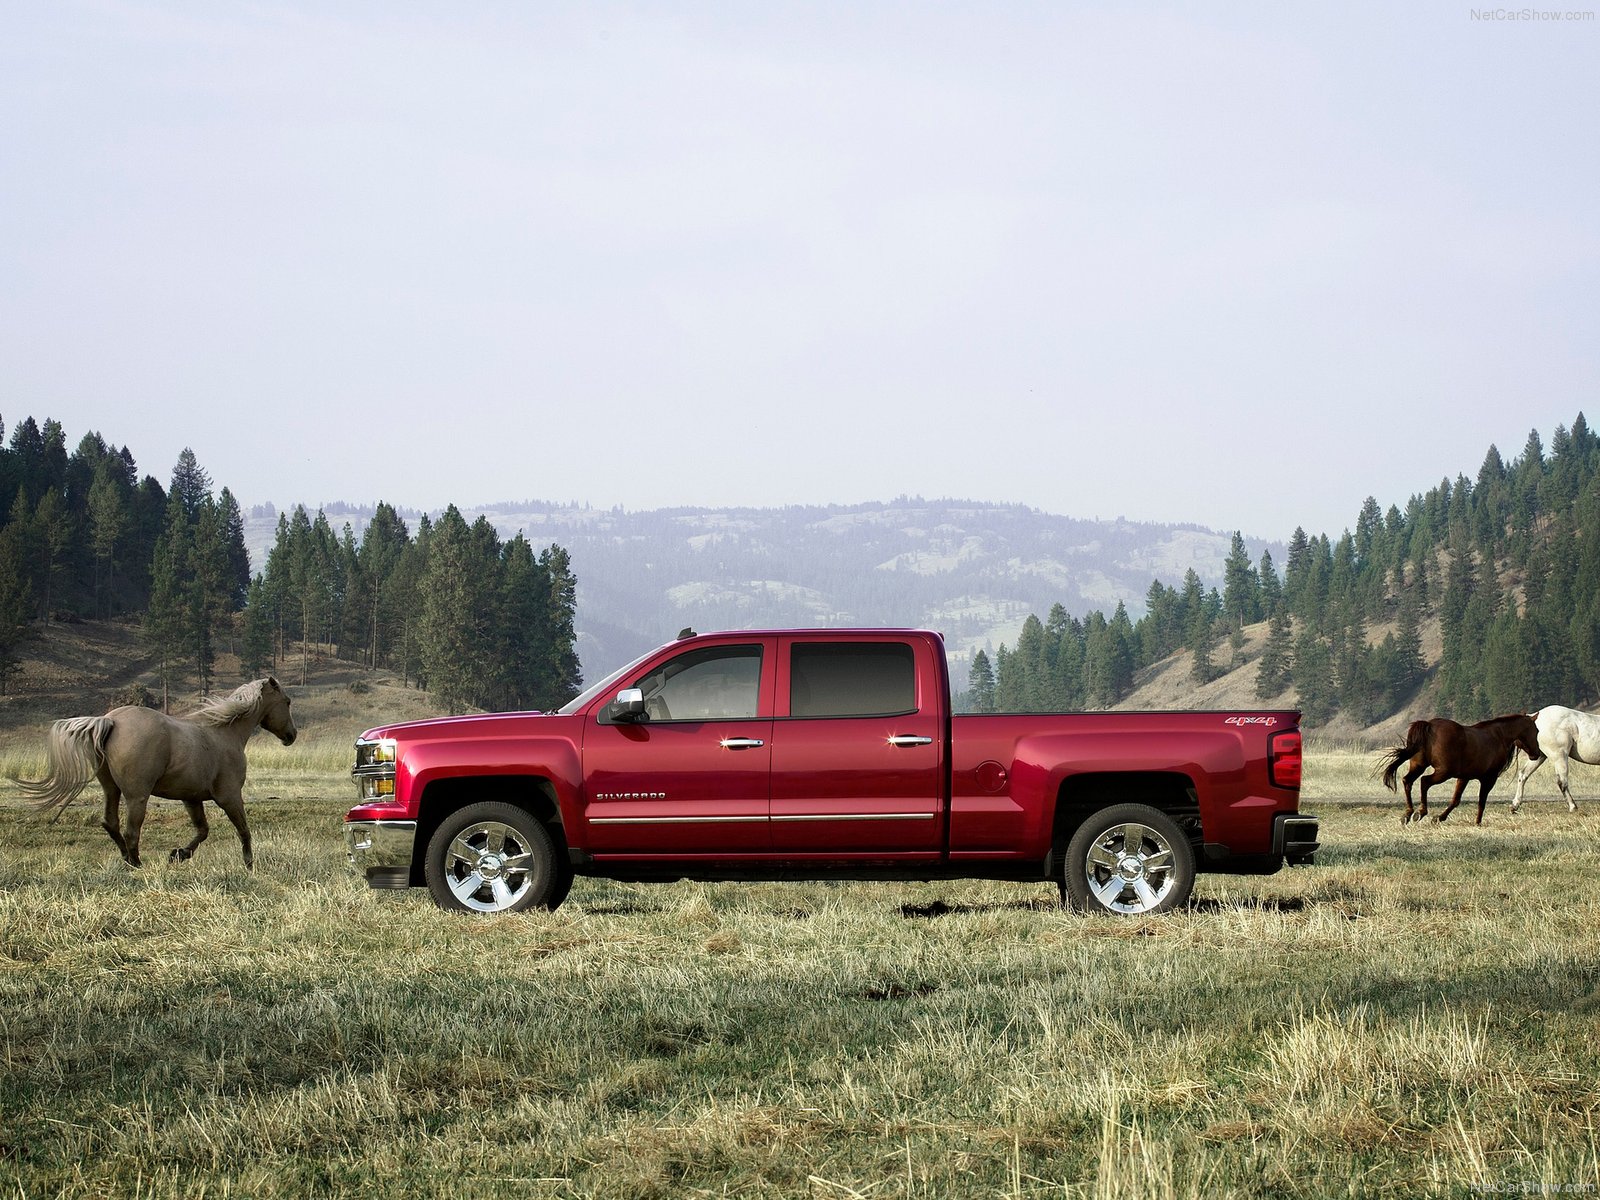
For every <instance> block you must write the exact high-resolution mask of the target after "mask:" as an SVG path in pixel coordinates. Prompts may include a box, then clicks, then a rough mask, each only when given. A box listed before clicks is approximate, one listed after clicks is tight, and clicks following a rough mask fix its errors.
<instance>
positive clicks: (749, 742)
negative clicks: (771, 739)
mask: <svg viewBox="0 0 1600 1200" xmlns="http://www.w3.org/2000/svg"><path fill="white" fill-rule="evenodd" d="M765 745H766V743H765V742H763V741H762V740H761V739H760V738H723V739H722V748H723V749H724V750H756V749H759V748H760V747H762V746H765Z"/></svg>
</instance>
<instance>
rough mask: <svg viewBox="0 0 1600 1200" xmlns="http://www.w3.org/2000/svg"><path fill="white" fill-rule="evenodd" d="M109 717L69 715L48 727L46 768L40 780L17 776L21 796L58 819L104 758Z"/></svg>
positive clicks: (36, 807)
mask: <svg viewBox="0 0 1600 1200" xmlns="http://www.w3.org/2000/svg"><path fill="white" fill-rule="evenodd" d="M111 728H112V721H111V718H110V717H68V718H67V719H66V720H64V721H57V722H56V723H55V724H54V725H52V726H50V738H49V741H48V742H47V743H46V756H47V758H48V760H49V764H50V766H49V769H48V770H47V771H46V772H45V776H44V778H43V779H33V780H30V779H16V778H13V779H12V782H13V783H15V784H17V785H18V786H19V787H20V788H21V789H22V793H23V795H25V796H27V797H28V798H29V799H31V800H32V801H33V802H34V803H33V807H34V808H35V809H37V810H38V811H40V812H48V811H49V810H50V809H52V808H53V809H55V810H56V815H55V816H54V817H53V818H51V819H52V820H53V821H56V820H60V819H61V814H62V813H63V812H65V811H66V810H67V805H69V804H71V803H72V802H73V801H74V800H76V799H77V798H78V797H79V795H81V794H82V792H83V789H84V788H86V787H88V786H89V781H90V780H92V779H93V778H94V777H95V776H96V775H97V774H98V773H99V771H100V767H101V765H102V764H104V762H105V761H106V739H107V738H109V737H110V736H111Z"/></svg>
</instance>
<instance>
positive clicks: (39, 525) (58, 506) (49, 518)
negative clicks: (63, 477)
mask: <svg viewBox="0 0 1600 1200" xmlns="http://www.w3.org/2000/svg"><path fill="white" fill-rule="evenodd" d="M33 520H34V528H35V529H36V530H37V531H38V541H37V543H36V544H37V546H38V551H39V568H38V574H37V575H36V578H37V579H38V581H39V583H40V585H41V590H42V595H41V597H40V604H39V617H40V619H41V620H42V621H43V622H44V623H45V625H49V624H50V614H51V609H52V608H53V607H54V602H55V598H56V596H57V594H58V593H57V588H58V587H59V585H60V583H61V581H62V578H63V576H64V575H65V574H66V570H67V567H68V566H69V563H70V560H69V558H68V552H69V551H70V550H71V548H72V546H73V544H74V541H75V540H76V533H77V531H76V528H75V525H76V523H75V522H74V521H73V519H72V514H71V513H69V512H68V511H67V506H66V501H65V500H63V499H62V496H61V493H60V492H58V491H55V490H53V489H52V490H51V491H48V492H46V493H45V494H44V496H43V498H42V499H40V501H39V507H38V508H37V509H36V510H35V512H34V516H33Z"/></svg>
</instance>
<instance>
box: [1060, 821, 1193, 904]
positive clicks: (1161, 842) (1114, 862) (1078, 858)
mask: <svg viewBox="0 0 1600 1200" xmlns="http://www.w3.org/2000/svg"><path fill="white" fill-rule="evenodd" d="M1062 869H1063V870H1064V872H1065V878H1064V882H1065V884H1066V888H1067V897H1068V902H1069V903H1070V904H1071V905H1072V907H1073V908H1075V909H1077V910H1078V911H1079V912H1085V913H1103V914H1109V915H1111V916H1149V915H1153V914H1156V913H1165V912H1171V911H1172V910H1173V909H1175V908H1177V907H1179V906H1180V905H1182V904H1185V903H1187V902H1188V899H1189V893H1190V892H1192V891H1193V890H1194V848H1193V847H1192V846H1191V845H1190V844H1189V839H1188V837H1187V836H1186V835H1185V834H1184V832H1183V830H1181V829H1179V828H1178V825H1177V823H1176V822H1175V821H1173V819H1172V818H1171V817H1169V816H1167V815H1166V813H1164V812H1162V811H1161V810H1160V809H1155V808H1151V807H1150V806H1149V805H1146V804H1117V805H1113V806H1112V807H1110V808H1104V809H1101V810H1100V811H1099V812H1097V813H1095V814H1094V815H1093V816H1091V817H1090V818H1089V819H1088V820H1086V821H1085V822H1084V823H1083V824H1082V825H1080V826H1079V827H1078V831H1077V832H1076V833H1075V834H1073V835H1072V840H1071V841H1070V842H1068V843H1067V853H1066V858H1065V860H1064V862H1063V867H1062Z"/></svg>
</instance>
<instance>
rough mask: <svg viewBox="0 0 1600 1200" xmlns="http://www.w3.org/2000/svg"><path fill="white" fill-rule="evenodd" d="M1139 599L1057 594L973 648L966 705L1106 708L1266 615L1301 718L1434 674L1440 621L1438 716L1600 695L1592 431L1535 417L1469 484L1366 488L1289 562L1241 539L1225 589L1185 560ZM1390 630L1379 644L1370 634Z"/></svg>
mask: <svg viewBox="0 0 1600 1200" xmlns="http://www.w3.org/2000/svg"><path fill="white" fill-rule="evenodd" d="M1146 604H1147V611H1146V613H1145V615H1144V616H1142V617H1141V618H1140V619H1139V620H1138V621H1137V622H1134V621H1130V620H1129V619H1128V614H1127V612H1126V610H1125V609H1124V607H1123V606H1122V605H1120V604H1119V605H1118V606H1117V609H1116V611H1115V613H1113V614H1112V616H1111V617H1110V618H1107V617H1106V616H1105V615H1104V614H1103V613H1100V612H1094V613H1091V614H1089V616H1088V617H1087V618H1086V619H1084V620H1078V619H1076V618H1074V617H1071V616H1069V615H1068V614H1067V613H1066V612H1065V611H1064V610H1063V609H1062V608H1061V607H1060V606H1059V605H1058V606H1057V607H1056V608H1054V609H1052V610H1051V612H1050V614H1049V615H1048V617H1047V618H1046V619H1045V620H1043V621H1041V620H1039V618H1038V617H1037V616H1036V615H1035V616H1033V617H1030V618H1029V619H1028V621H1027V623H1026V624H1025V625H1024V627H1023V630H1022V632H1021V634H1020V636H1019V637H1018V639H1017V644H1016V645H1015V646H1014V647H1008V646H1001V647H1000V649H999V651H998V652H997V653H996V655H995V660H994V661H993V662H991V661H990V659H989V656H988V655H987V654H983V653H981V652H980V653H979V654H978V655H975V656H974V659H973V663H972V668H971V673H970V677H969V680H968V691H967V694H966V697H965V706H966V707H967V708H969V709H970V710H972V711H977V712H989V711H999V712H1010V711H1027V710H1045V709H1060V708H1082V707H1103V706H1107V705H1111V704H1115V703H1116V702H1117V701H1118V700H1120V699H1121V698H1122V697H1123V696H1124V695H1126V694H1127V692H1128V691H1129V690H1130V689H1131V687H1132V685H1133V677H1134V672H1135V671H1136V670H1138V669H1139V668H1141V667H1144V666H1148V665H1150V664H1152V663H1155V662H1158V661H1160V660H1161V659H1163V658H1165V657H1167V656H1168V655H1170V654H1172V653H1173V652H1175V651H1177V650H1182V649H1188V650H1189V651H1191V652H1192V654H1193V663H1194V666H1193V671H1194V675H1195V678H1196V680H1197V681H1200V682H1204V681H1206V680H1209V679H1211V678H1212V677H1214V676H1215V675H1216V674H1217V673H1218V667H1217V666H1216V663H1217V661H1218V660H1217V655H1219V654H1220V653H1221V652H1222V647H1223V645H1224V643H1226V642H1228V641H1232V642H1233V643H1234V649H1237V647H1238V646H1239V645H1240V644H1241V631H1242V629H1243V627H1244V626H1245V625H1248V624H1251V623H1253V622H1258V621H1263V620H1265V621H1267V622H1269V625H1268V630H1269V633H1268V637H1267V641H1266V646H1265V650H1264V652H1263V653H1262V654H1261V656H1260V659H1259V663H1258V667H1257V676H1256V695H1257V697H1258V698H1259V699H1260V700H1262V701H1263V702H1267V701H1274V700H1293V699H1294V698H1295V697H1298V704H1299V706H1300V707H1301V708H1302V710H1303V714H1304V720H1305V721H1306V723H1307V724H1309V725H1320V724H1323V723H1324V722H1326V721H1328V720H1329V719H1331V718H1332V717H1333V716H1334V715H1335V714H1336V713H1338V712H1341V711H1342V712H1345V713H1347V714H1348V715H1349V716H1350V718H1351V719H1352V720H1353V721H1354V722H1355V723H1356V724H1358V725H1363V726H1364V725H1370V724H1372V723H1373V722H1375V721H1377V720H1379V719H1380V718H1382V717H1384V716H1387V715H1388V714H1390V713H1393V712H1395V711H1396V710H1398V709H1401V708H1403V707H1405V706H1406V704H1407V703H1408V701H1409V700H1411V699H1412V698H1413V697H1414V696H1415V695H1416V694H1417V692H1418V689H1419V688H1420V687H1421V686H1422V685H1423V684H1424V682H1425V681H1426V679H1427V677H1428V669H1429V668H1428V665H1427V663H1426V662H1425V660H1424V657H1423V653H1422V645H1423V642H1422V630H1423V628H1424V626H1425V625H1426V624H1427V622H1428V621H1429V620H1430V619H1432V618H1437V620H1438V623H1439V630H1440V633H1441V634H1442V637H1443V649H1442V652H1441V655H1440V658H1439V661H1438V663H1437V666H1436V667H1435V668H1433V670H1434V671H1435V672H1436V680H1437V688H1436V695H1435V696H1434V702H1435V703H1436V704H1437V709H1438V713H1439V714H1440V715H1445V716H1452V717H1455V718H1456V719H1457V720H1461V721H1476V720H1480V719H1483V718H1485V717H1488V716H1491V715H1494V714H1498V713H1506V712H1514V711H1530V710H1531V709H1532V708H1535V707H1538V706H1542V705H1544V704H1554V703H1560V704H1567V705H1576V704H1579V703H1581V702H1584V701H1588V700H1592V699H1593V698H1594V697H1595V696H1596V695H1597V694H1600V439H1597V438H1596V436H1595V434H1594V433H1593V432H1592V431H1591V430H1590V428H1589V425H1588V422H1587V421H1585V419H1584V417H1583V414H1582V413H1579V414H1578V416H1577V418H1576V419H1575V420H1574V421H1573V423H1572V427H1571V428H1570V429H1568V428H1566V427H1565V426H1562V427H1558V428H1557V429H1556V430H1555V432H1554V434H1553V435H1552V436H1551V440H1550V446H1549V449H1548V451H1547V450H1546V448H1545V446H1544V444H1543V442H1542V441H1541V439H1540V437H1539V432H1538V430H1533V431H1532V432H1530V433H1529V434H1528V440H1527V443H1526V445H1524V447H1523V449H1522V453H1521V454H1519V455H1518V456H1517V457H1516V458H1515V459H1514V460H1512V461H1511V462H1509V463H1507V462H1506V461H1505V460H1504V459H1503V458H1502V457H1501V455H1500V452H1499V450H1497V449H1496V448H1495V447H1493V446H1490V447H1489V451H1488V453H1487V455H1485V457H1484V460H1483V465H1482V466H1481V467H1480V468H1479V469H1478V473H1477V478H1476V479H1468V478H1467V477H1466V476H1465V475H1457V476H1456V478H1455V480H1454V482H1452V481H1451V480H1450V479H1449V478H1445V479H1442V480H1440V482H1439V485H1438V486H1437V487H1435V488H1433V489H1431V490H1430V491H1429V492H1428V493H1427V494H1426V495H1414V496H1412V497H1411V499H1410V500H1409V501H1407V503H1406V506H1405V508H1404V509H1403V510H1402V509H1401V508H1400V507H1398V506H1397V505H1393V504H1391V505H1390V506H1389V508H1388V509H1387V511H1385V510H1384V509H1382V508H1381V507H1380V506H1379V504H1378V502H1377V501H1376V500H1375V499H1373V498H1371V497H1368V498H1367V500H1366V501H1365V502H1364V503H1363V504H1362V506H1361V510H1360V512H1359V514H1358V515H1357V517H1356V522H1355V530H1354V532H1351V531H1350V530H1346V531H1345V532H1344V533H1343V535H1342V536H1340V537H1339V538H1338V539H1337V540H1330V539H1329V538H1328V536H1327V535H1326V534H1322V535H1319V536H1316V537H1308V536H1307V535H1306V532H1305V530H1304V529H1296V530H1295V532H1294V537H1293V539H1292V540H1291V542H1290V544H1289V549H1288V554H1287V558H1286V561H1285V562H1284V564H1283V568H1282V574H1281V575H1280V574H1279V571H1278V566H1277V564H1275V563H1274V562H1273V561H1272V556H1271V555H1270V554H1264V555H1262V557H1261V560H1260V562H1259V563H1254V564H1253V563H1252V562H1251V561H1250V559H1249V557H1248V555H1247V554H1246V553H1245V550H1244V544H1243V542H1242V541H1241V539H1240V538H1239V536H1238V535H1237V534H1235V535H1234V541H1233V552H1232V553H1231V554H1230V555H1229V558H1228V561H1227V566H1226V575H1225V579H1224V582H1223V586H1222V588H1221V590H1220V591H1219V590H1218V589H1217V588H1215V587H1213V588H1211V589H1209V590H1206V589H1204V588H1203V587H1202V585H1201V581H1200V579H1199V578H1198V577H1197V576H1196V575H1195V574H1194V572H1193V571H1191V572H1190V573H1189V575H1188V577H1187V578H1186V579H1185V580H1184V583H1183V586H1182V587H1181V588H1177V589H1174V588H1172V587H1169V586H1166V585H1164V584H1162V583H1161V582H1160V581H1156V582H1153V583H1152V584H1151V585H1150V590H1149V592H1148V594H1147V596H1146ZM1375 627H1384V634H1383V637H1382V638H1381V639H1378V640H1377V641H1376V643H1375V644H1374V642H1373V639H1372V637H1371V636H1370V631H1371V630H1373V629H1374V628H1375Z"/></svg>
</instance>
